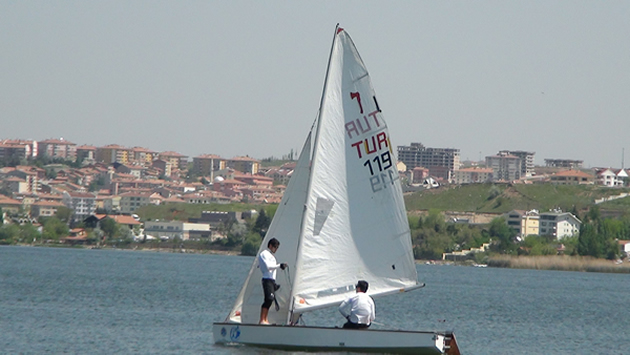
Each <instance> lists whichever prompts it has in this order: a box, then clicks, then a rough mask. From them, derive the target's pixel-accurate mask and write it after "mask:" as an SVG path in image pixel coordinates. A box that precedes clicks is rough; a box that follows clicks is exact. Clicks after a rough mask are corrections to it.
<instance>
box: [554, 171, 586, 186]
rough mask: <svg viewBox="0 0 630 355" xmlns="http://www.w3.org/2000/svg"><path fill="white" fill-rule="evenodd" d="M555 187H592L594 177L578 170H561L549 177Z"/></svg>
mask: <svg viewBox="0 0 630 355" xmlns="http://www.w3.org/2000/svg"><path fill="white" fill-rule="evenodd" d="M550 180H551V183H552V184H555V185H593V184H594V181H595V177H594V176H593V175H591V174H588V173H585V172H583V171H580V170H563V171H559V172H557V173H555V174H553V175H551V177H550Z"/></svg>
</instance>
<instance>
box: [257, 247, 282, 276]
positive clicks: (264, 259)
mask: <svg viewBox="0 0 630 355" xmlns="http://www.w3.org/2000/svg"><path fill="white" fill-rule="evenodd" d="M258 267H259V268H260V271H262V274H263V276H262V277H263V279H272V280H275V279H276V270H277V269H278V268H279V267H280V265H279V264H278V262H277V261H276V257H275V256H273V254H272V253H271V251H269V249H265V250H263V251H261V252H260V254H258Z"/></svg>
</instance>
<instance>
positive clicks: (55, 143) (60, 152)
mask: <svg viewBox="0 0 630 355" xmlns="http://www.w3.org/2000/svg"><path fill="white" fill-rule="evenodd" d="M37 146H38V151H39V152H38V154H39V155H41V156H46V157H50V158H61V159H66V160H71V161H75V160H76V159H77V145H76V144H74V143H72V142H68V141H67V140H65V139H63V138H59V139H46V140H44V141H40V142H38V143H37Z"/></svg>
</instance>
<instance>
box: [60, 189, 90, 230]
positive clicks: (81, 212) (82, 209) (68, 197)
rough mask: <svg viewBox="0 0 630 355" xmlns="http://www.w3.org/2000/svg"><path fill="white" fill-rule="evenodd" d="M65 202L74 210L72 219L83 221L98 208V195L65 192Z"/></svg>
mask: <svg viewBox="0 0 630 355" xmlns="http://www.w3.org/2000/svg"><path fill="white" fill-rule="evenodd" d="M62 199H63V204H64V205H66V207H68V208H69V209H71V210H73V211H74V214H73V215H72V220H73V221H74V222H77V221H82V220H84V219H85V218H87V217H88V216H90V215H92V214H93V213H94V211H95V210H96V196H95V195H94V194H91V193H84V192H68V191H64V192H63V197H62Z"/></svg>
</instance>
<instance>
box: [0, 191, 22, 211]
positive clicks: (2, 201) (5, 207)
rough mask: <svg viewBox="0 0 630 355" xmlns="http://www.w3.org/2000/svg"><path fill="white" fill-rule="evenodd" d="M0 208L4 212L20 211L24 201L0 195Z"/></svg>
mask: <svg viewBox="0 0 630 355" xmlns="http://www.w3.org/2000/svg"><path fill="white" fill-rule="evenodd" d="M0 208H1V209H2V212H10V213H14V214H15V213H18V212H20V209H21V208H22V203H21V202H20V201H18V200H14V199H12V198H9V197H7V196H4V195H0Z"/></svg>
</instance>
